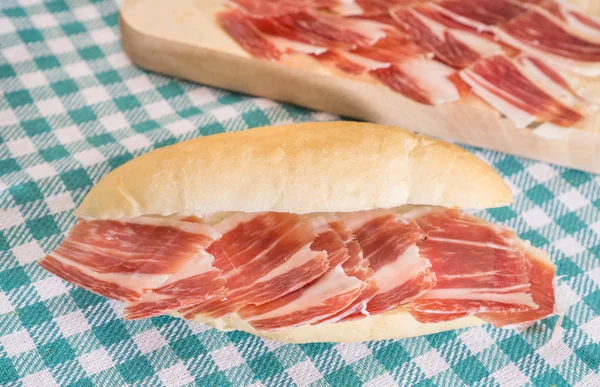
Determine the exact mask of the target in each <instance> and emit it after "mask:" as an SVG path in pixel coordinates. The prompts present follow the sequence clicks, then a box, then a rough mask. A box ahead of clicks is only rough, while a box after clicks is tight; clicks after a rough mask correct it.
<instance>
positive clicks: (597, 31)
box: [534, 1, 600, 42]
mask: <svg viewBox="0 0 600 387" xmlns="http://www.w3.org/2000/svg"><path fill="white" fill-rule="evenodd" d="M534 9H535V11H536V12H539V13H541V14H543V15H545V16H546V17H548V18H550V19H551V20H552V21H554V22H555V23H558V24H560V25H561V26H562V27H563V28H565V29H566V30H568V31H569V32H570V33H573V34H575V35H578V36H579V37H580V38H582V39H586V40H590V41H594V42H599V41H600V19H599V18H594V17H590V16H587V15H584V14H582V13H581V12H579V11H578V10H577V9H576V8H575V7H574V6H572V5H569V4H567V3H563V2H557V1H542V2H540V3H539V4H536V5H535V6H534Z"/></svg>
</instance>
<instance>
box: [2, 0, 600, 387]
mask: <svg viewBox="0 0 600 387" xmlns="http://www.w3.org/2000/svg"><path fill="white" fill-rule="evenodd" d="M118 18H119V13H118V4H117V3H115V2H113V1H111V0H98V1H89V2H88V1H75V0H73V1H61V0H59V1H47V2H41V1H40V0H20V1H15V0H2V2H1V5H0V53H1V55H0V91H1V94H0V254H1V258H0V385H6V386H18V385H23V386H35V387H39V386H52V385H71V386H87V385H99V386H117V385H126V384H129V385H137V386H146V385H148V386H154V385H166V386H180V385H188V384H189V385H194V384H196V385H200V386H229V385H232V386H243V385H253V386H261V385H264V386H288V385H300V386H306V385H319V386H325V385H331V386H358V385H361V384H364V385H367V386H381V387H383V386H395V385H415V386H461V385H470V386H502V387H509V386H517V385H537V386H550V385H554V386H567V385H578V386H599V385H600V375H599V373H598V372H599V371H598V369H599V367H600V290H599V285H600V220H599V219H600V217H599V214H600V177H599V176H595V175H590V174H586V173H582V172H578V171H574V170H569V169H564V168H559V167H555V166H552V165H549V164H546V163H541V162H535V161H530V160H525V159H521V158H516V157H512V156H508V155H505V154H500V153H496V152H492V151H482V150H480V149H475V148H469V149H470V150H471V151H474V152H475V153H476V154H477V155H478V156H479V157H481V158H483V159H484V160H486V161H487V162H489V163H490V164H491V165H493V166H494V167H495V168H496V169H497V170H498V171H499V172H500V173H501V174H502V175H503V177H504V178H505V180H506V182H507V183H508V184H509V185H510V186H511V187H512V189H513V192H514V193H515V195H516V200H515V203H514V204H513V205H512V206H510V207H507V208H500V209H493V210H488V211H485V212H482V216H484V217H485V218H487V219H489V220H493V221H495V222H499V223H502V224H505V225H508V226H510V227H513V228H515V229H516V230H517V232H518V233H519V235H520V236H521V237H522V238H525V239H528V240H530V241H531V242H532V243H533V244H534V245H536V246H539V247H541V248H544V249H547V250H548V251H549V252H550V254H551V256H552V259H553V260H554V262H556V264H557V266H558V275H559V276H561V280H560V282H559V284H558V293H559V294H560V297H561V303H562V304H563V307H564V308H565V312H566V315H565V318H564V322H563V327H564V334H563V338H562V339H560V340H556V341H551V340H550V338H551V333H552V327H553V324H554V323H555V322H556V317H555V318H551V319H548V320H546V321H543V322H541V323H539V324H537V325H536V326H535V327H533V328H532V329H529V330H527V331H526V332H524V333H518V332H515V331H513V330H500V329H495V328H492V327H487V326H486V327H479V328H473V329H464V330H459V331H455V332H448V333H440V334H436V335H431V336H427V337H419V338H412V339H405V340H388V341H375V342H370V343H357V344H310V345H284V344H277V343H274V342H270V341H267V340H263V339H260V338H257V337H254V336H250V335H247V334H245V333H239V332H232V333H221V332H219V331H217V330H214V329H212V328H209V327H207V326H204V325H200V324H195V323H190V322H187V321H184V320H177V319H173V318H170V317H159V318H153V319H150V320H143V321H132V322H130V321H124V320H123V319H122V307H121V305H120V303H118V302H113V301H109V300H107V299H104V298H102V297H98V296H96V295H93V294H92V293H89V292H87V291H84V290H81V289H79V288H76V287H73V286H71V285H69V284H67V283H66V282H63V281H62V280H60V279H58V278H57V277H55V276H53V275H51V274H49V273H47V272H45V271H44V270H43V269H41V268H40V267H39V266H38V265H37V264H36V261H37V260H39V259H40V258H42V257H43V256H44V253H45V252H48V251H50V250H52V249H53V248H54V247H55V246H56V245H57V244H58V243H59V241H60V240H61V239H62V238H63V237H64V235H65V233H66V232H67V230H68V229H69V228H70V227H71V226H72V225H73V224H74V221H75V219H74V217H73V216H72V214H73V209H74V208H75V207H76V206H77V204H78V203H80V202H81V200H82V198H83V196H84V195H85V194H86V192H88V191H89V189H90V188H91V187H92V185H93V184H94V183H95V182H97V181H98V180H99V179H100V178H101V177H102V176H104V175H105V174H106V173H108V172H109V171H110V170H112V169H114V168H115V167H117V166H118V165H120V164H122V163H124V162H126V161H127V160H130V159H131V158H133V157H135V156H137V155H140V154H142V153H144V152H147V151H149V150H151V149H156V148H159V147H162V146H166V145H169V144H173V143H175V142H178V141H182V140H185V139H188V138H192V137H196V136H201V135H209V134H212V133H219V132H223V131H233V130H241V129H245V128H249V127H256V126H261V125H268V124H280V123H284V122H304V121H311V120H331V119H335V118H336V117H334V116H331V115H328V114H325V113H316V112H310V111H308V110H305V109H301V108H298V107H294V106H289V105H284V104H279V103H275V102H272V101H269V100H265V99H260V98H253V97H249V96H244V95H240V94H236V93H231V92H227V91H223V90H218V89H214V88H210V87H204V86H201V85H196V84H192V83H188V82H183V81H178V80H175V79H171V78H168V77H164V76H160V75H156V74H151V73H148V72H145V71H143V70H140V69H138V68H136V67H135V66H134V65H132V63H131V62H130V61H129V60H128V58H127V56H126V55H125V54H124V52H123V50H122V47H121V44H120V41H119V29H118ZM157 55H160V53H157ZM482 130H485V128H482ZM598 162H600V160H599V161H598ZM325 167H326V166H325Z"/></svg>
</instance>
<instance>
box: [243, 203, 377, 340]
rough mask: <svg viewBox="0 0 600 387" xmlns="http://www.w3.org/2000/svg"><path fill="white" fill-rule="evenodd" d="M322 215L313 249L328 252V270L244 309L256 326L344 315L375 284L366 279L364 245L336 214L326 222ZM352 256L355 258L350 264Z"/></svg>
mask: <svg viewBox="0 0 600 387" xmlns="http://www.w3.org/2000/svg"><path fill="white" fill-rule="evenodd" d="M319 218H320V217H319ZM319 218H316V222H315V226H316V232H317V237H316V239H315V241H314V242H313V243H312V245H311V249H312V250H317V251H318V250H324V251H326V252H327V259H328V261H329V269H328V271H327V273H325V274H324V275H323V276H322V277H319V278H318V279H317V280H315V281H313V282H312V283H310V284H308V285H306V286H304V287H303V288H301V289H298V290H296V291H295V292H292V293H289V294H287V295H286V296H283V297H280V298H278V299H276V300H274V301H271V302H269V303H266V304H262V305H249V306H246V307H244V308H242V309H240V310H239V311H238V315H239V316H240V317H241V318H243V319H244V320H245V321H246V322H248V323H249V324H250V325H252V326H253V327H254V328H255V329H258V330H264V331H270V330H276V329H286V328H293V327H296V326H299V325H304V324H312V323H316V322H321V321H322V320H324V319H326V318H331V316H333V315H340V317H339V318H341V315H342V314H343V313H344V312H345V311H346V310H348V309H350V308H352V305H353V303H354V302H355V301H356V300H357V298H359V296H361V295H362V293H363V291H364V290H365V289H366V288H367V287H368V286H370V285H371V283H370V282H364V281H363V279H368V274H367V273H365V271H366V270H368V268H359V267H358V265H361V264H363V265H364V263H363V262H361V260H360V257H359V255H360V248H359V247H358V246H357V244H356V242H355V241H353V240H352V234H351V233H350V232H349V230H347V229H346V228H345V226H344V224H343V223H342V222H341V221H339V220H338V219H337V218H336V217H335V216H333V215H328V216H327V223H326V224H323V223H322V222H321V220H320V219H319ZM350 258H352V260H351V261H350V262H349V265H346V262H348V260H349V259H350ZM367 265H368V263H367ZM361 269H362V270H361ZM371 286H372V285H371Z"/></svg>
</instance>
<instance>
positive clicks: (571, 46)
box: [492, 8, 600, 76]
mask: <svg viewBox="0 0 600 387" xmlns="http://www.w3.org/2000/svg"><path fill="white" fill-rule="evenodd" d="M492 31H493V33H494V34H495V35H496V36H498V37H499V38H500V39H501V40H502V41H503V42H505V43H506V44H509V45H511V46H514V47H516V48H518V49H520V50H522V51H523V52H525V53H527V54H529V55H534V56H537V57H539V58H541V59H543V60H546V61H549V62H551V63H553V64H555V65H557V66H560V67H562V68H564V69H566V70H570V71H574V72H577V73H580V74H582V75H585V76H597V75H600V41H598V40H596V41H594V39H586V38H583V37H581V36H580V35H579V34H577V33H574V32H573V31H572V30H571V29H570V28H569V27H568V26H565V25H564V24H563V23H560V22H557V20H556V18H554V17H552V16H551V15H549V14H548V13H547V12H544V11H543V10H540V9H538V8H532V9H530V10H528V11H527V12H525V13H523V14H521V15H519V16H518V17H515V18H514V19H511V20H510V21H508V22H506V23H504V24H502V25H501V26H498V27H495V28H493V29H492Z"/></svg>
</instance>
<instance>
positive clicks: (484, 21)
mask: <svg viewBox="0 0 600 387" xmlns="http://www.w3.org/2000/svg"><path fill="white" fill-rule="evenodd" d="M431 4H432V6H434V7H436V9H438V10H439V11H440V12H442V13H443V14H445V15H446V16H448V17H449V18H451V19H453V20H455V21H457V22H458V23H461V24H464V25H466V26H469V27H472V28H474V29H475V30H477V31H483V30H486V29H487V28H488V27H490V26H495V25H501V24H504V23H506V22H508V21H509V20H511V19H513V18H515V17H517V16H519V15H520V14H522V13H524V12H526V11H527V7H526V6H525V5H523V4H520V3H518V2H514V1H511V0H443V1H441V2H439V3H438V2H431Z"/></svg>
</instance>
